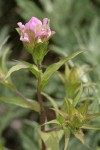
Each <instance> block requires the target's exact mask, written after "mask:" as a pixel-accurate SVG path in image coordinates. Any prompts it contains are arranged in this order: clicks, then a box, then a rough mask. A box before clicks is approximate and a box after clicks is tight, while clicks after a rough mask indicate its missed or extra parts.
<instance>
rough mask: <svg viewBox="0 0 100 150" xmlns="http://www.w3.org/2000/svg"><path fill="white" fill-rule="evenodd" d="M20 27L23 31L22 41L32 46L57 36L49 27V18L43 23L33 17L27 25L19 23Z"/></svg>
mask: <svg viewBox="0 0 100 150" xmlns="http://www.w3.org/2000/svg"><path fill="white" fill-rule="evenodd" d="M18 26H19V28H20V31H21V35H20V40H21V41H23V42H25V43H27V44H28V43H29V44H31V45H35V44H36V43H39V42H42V43H43V42H46V41H48V40H49V39H50V38H51V36H52V35H54V34H55V32H54V31H51V29H50V27H49V20H48V18H44V19H43V23H42V22H41V21H40V20H39V19H37V18H35V17H32V18H31V19H30V20H29V22H27V23H26V24H25V25H23V24H22V23H21V22H18Z"/></svg>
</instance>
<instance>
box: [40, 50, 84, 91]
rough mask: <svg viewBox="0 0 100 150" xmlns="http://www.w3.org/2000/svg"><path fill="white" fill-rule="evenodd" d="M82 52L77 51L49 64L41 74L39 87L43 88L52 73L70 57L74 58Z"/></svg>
mask: <svg viewBox="0 0 100 150" xmlns="http://www.w3.org/2000/svg"><path fill="white" fill-rule="evenodd" d="M82 52H83V51H77V52H75V53H73V54H71V55H69V56H68V57H65V58H63V59H61V60H60V61H59V62H57V63H54V64H52V65H50V66H49V67H48V68H47V69H46V71H45V72H44V74H43V75H42V78H41V84H40V89H43V88H44V87H45V85H46V84H47V82H48V80H49V79H50V77H51V76H52V74H53V73H55V72H56V71H57V70H58V69H59V68H60V67H61V66H62V65H63V64H65V63H66V62H67V61H69V60H70V59H72V58H74V57H75V56H77V55H78V54H80V53H82Z"/></svg>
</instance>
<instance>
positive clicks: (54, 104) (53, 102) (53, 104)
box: [42, 92, 58, 110]
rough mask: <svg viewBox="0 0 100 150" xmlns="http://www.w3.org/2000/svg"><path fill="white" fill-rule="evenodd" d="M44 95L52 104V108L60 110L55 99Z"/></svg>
mask: <svg viewBox="0 0 100 150" xmlns="http://www.w3.org/2000/svg"><path fill="white" fill-rule="evenodd" d="M42 95H43V96H45V97H46V98H47V99H48V100H49V101H50V103H51V104H52V106H53V107H54V108H55V109H57V110H58V106H57V103H56V102H55V101H54V99H53V98H52V97H50V96H49V95H48V94H46V93H44V92H42Z"/></svg>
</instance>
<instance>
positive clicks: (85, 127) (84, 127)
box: [81, 124, 100, 130]
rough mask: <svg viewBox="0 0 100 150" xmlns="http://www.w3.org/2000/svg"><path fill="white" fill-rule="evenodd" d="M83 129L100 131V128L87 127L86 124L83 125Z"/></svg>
mask: <svg viewBox="0 0 100 150" xmlns="http://www.w3.org/2000/svg"><path fill="white" fill-rule="evenodd" d="M81 128H82V129H90V130H92V129H93V130H100V127H97V126H92V125H87V124H85V125H83V126H82V127H81Z"/></svg>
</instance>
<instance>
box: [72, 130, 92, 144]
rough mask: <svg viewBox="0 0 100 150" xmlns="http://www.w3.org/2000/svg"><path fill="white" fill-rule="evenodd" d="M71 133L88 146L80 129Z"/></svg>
mask: <svg viewBox="0 0 100 150" xmlns="http://www.w3.org/2000/svg"><path fill="white" fill-rule="evenodd" d="M73 134H74V135H75V137H76V138H77V139H78V140H80V141H81V142H82V143H83V144H84V145H85V146H87V147H89V146H88V145H87V143H86V140H85V137H84V134H83V132H82V130H79V131H74V132H73Z"/></svg>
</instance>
